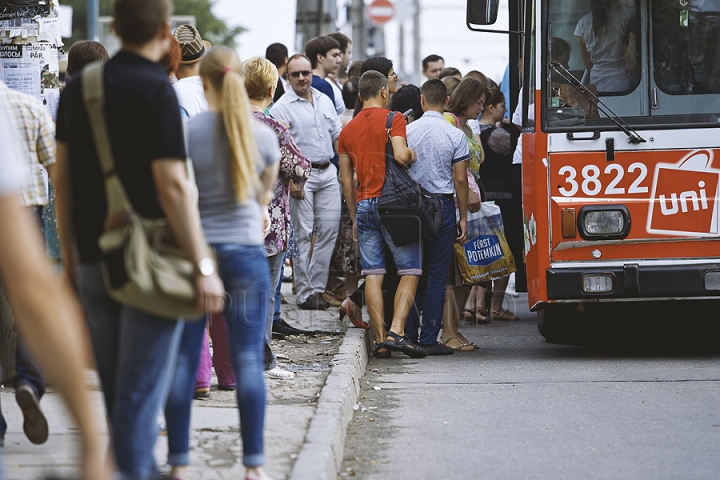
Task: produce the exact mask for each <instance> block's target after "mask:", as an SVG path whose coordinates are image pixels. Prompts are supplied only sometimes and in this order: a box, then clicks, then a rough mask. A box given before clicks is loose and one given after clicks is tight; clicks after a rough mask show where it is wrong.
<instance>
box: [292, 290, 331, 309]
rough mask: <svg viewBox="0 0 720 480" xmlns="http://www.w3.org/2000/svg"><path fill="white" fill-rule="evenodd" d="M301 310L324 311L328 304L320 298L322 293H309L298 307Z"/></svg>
mask: <svg viewBox="0 0 720 480" xmlns="http://www.w3.org/2000/svg"><path fill="white" fill-rule="evenodd" d="M298 306H299V307H300V308H302V309H303V310H325V309H326V308H329V307H330V304H329V303H328V302H327V301H326V300H325V299H324V298H323V297H322V293H311V294H310V296H308V297H307V299H306V300H305V301H304V302H303V303H301V304H300V305H298Z"/></svg>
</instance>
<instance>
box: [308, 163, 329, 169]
mask: <svg viewBox="0 0 720 480" xmlns="http://www.w3.org/2000/svg"><path fill="white" fill-rule="evenodd" d="M311 165H312V168H313V170H325V169H326V168H328V167H329V166H330V162H325V163H311Z"/></svg>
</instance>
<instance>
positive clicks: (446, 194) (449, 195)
mask: <svg viewBox="0 0 720 480" xmlns="http://www.w3.org/2000/svg"><path fill="white" fill-rule="evenodd" d="M438 195H439V196H441V197H442V198H446V199H448V200H452V199H453V198H455V194H454V193H439V194H438Z"/></svg>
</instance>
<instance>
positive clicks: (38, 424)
mask: <svg viewBox="0 0 720 480" xmlns="http://www.w3.org/2000/svg"><path fill="white" fill-rule="evenodd" d="M15 400H17V403H18V405H19V406H20V409H21V410H22V413H23V417H24V418H25V421H24V422H23V430H24V431H25V435H26V436H27V438H28V440H30V441H31V442H32V443H34V444H35V445H41V444H43V443H45V442H46V441H47V439H48V423H47V419H46V418H45V415H44V414H43V412H42V410H41V409H40V402H39V401H38V398H37V395H36V394H35V390H33V388H32V387H31V386H30V385H28V384H22V385H20V386H19V387H17V389H16V390H15Z"/></svg>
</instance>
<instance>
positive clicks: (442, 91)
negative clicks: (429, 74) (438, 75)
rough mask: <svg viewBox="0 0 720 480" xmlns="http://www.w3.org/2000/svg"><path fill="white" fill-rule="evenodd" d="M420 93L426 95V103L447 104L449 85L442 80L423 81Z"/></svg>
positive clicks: (434, 104)
mask: <svg viewBox="0 0 720 480" xmlns="http://www.w3.org/2000/svg"><path fill="white" fill-rule="evenodd" d="M420 93H421V94H422V96H423V97H425V103H427V104H428V105H433V106H438V105H445V99H446V98H447V87H446V86H445V84H444V83H443V82H442V81H441V80H437V79H433V80H428V81H427V82H425V83H423V84H422V88H420Z"/></svg>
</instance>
